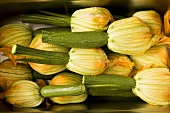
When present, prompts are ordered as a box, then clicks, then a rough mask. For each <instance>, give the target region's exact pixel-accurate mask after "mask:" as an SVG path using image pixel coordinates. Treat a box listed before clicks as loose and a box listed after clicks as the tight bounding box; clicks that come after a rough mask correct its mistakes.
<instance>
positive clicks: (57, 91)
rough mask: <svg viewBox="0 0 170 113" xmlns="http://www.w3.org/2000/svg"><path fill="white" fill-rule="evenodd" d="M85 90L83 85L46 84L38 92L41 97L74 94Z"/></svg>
mask: <svg viewBox="0 0 170 113" xmlns="http://www.w3.org/2000/svg"><path fill="white" fill-rule="evenodd" d="M85 91H86V88H85V85H83V84H73V85H48V86H44V87H42V88H41V90H40V93H41V95H42V96H43V97H56V96H76V95H80V94H83V93H84V92H85Z"/></svg>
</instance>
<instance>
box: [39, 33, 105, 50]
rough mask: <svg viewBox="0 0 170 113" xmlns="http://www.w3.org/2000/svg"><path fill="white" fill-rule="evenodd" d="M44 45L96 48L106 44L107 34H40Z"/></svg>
mask: <svg viewBox="0 0 170 113" xmlns="http://www.w3.org/2000/svg"><path fill="white" fill-rule="evenodd" d="M42 41H43V42H44V43H50V44H56V45H59V46H64V47H70V48H73V47H74V48H97V47H102V46H104V45H106V44H107V42H108V34H107V33H106V32H102V31H89V32H66V31H63V32H62V31H61V32H55V33H54V32H52V33H51V34H50V33H49V32H45V31H43V32H42Z"/></svg>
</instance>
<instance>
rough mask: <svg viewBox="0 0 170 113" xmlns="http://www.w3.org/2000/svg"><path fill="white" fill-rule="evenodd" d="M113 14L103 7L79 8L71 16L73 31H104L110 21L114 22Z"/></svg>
mask: <svg viewBox="0 0 170 113" xmlns="http://www.w3.org/2000/svg"><path fill="white" fill-rule="evenodd" d="M113 21H114V19H113V16H112V15H111V13H110V12H109V10H107V9H105V8H102V7H90V8H85V9H79V10H77V11H75V12H74V13H73V14H72V16H71V25H70V26H71V30H72V32H83V31H104V30H106V29H107V28H108V24H109V22H113Z"/></svg>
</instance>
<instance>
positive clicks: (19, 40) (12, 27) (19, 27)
mask: <svg viewBox="0 0 170 113" xmlns="http://www.w3.org/2000/svg"><path fill="white" fill-rule="evenodd" d="M31 40H32V31H31V30H30V28H29V27H28V26H26V25H25V24H7V25H4V26H2V27H1V28H0V46H8V47H12V46H13V45H15V44H19V45H22V46H28V45H29V44H30V42H31Z"/></svg>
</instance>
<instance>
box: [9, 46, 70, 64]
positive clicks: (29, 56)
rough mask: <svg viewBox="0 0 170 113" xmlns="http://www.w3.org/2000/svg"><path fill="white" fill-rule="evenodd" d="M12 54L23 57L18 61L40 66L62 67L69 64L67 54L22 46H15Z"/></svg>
mask: <svg viewBox="0 0 170 113" xmlns="http://www.w3.org/2000/svg"><path fill="white" fill-rule="evenodd" d="M12 54H14V55H18V56H20V57H21V58H18V59H16V60H19V61H25V62H34V63H40V64H51V65H53V64H54V65H55V64H56V65H62V64H67V63H68V61H69V55H68V53H67V52H54V51H45V50H39V49H34V48H30V47H24V46H21V45H14V46H13V47H12Z"/></svg>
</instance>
